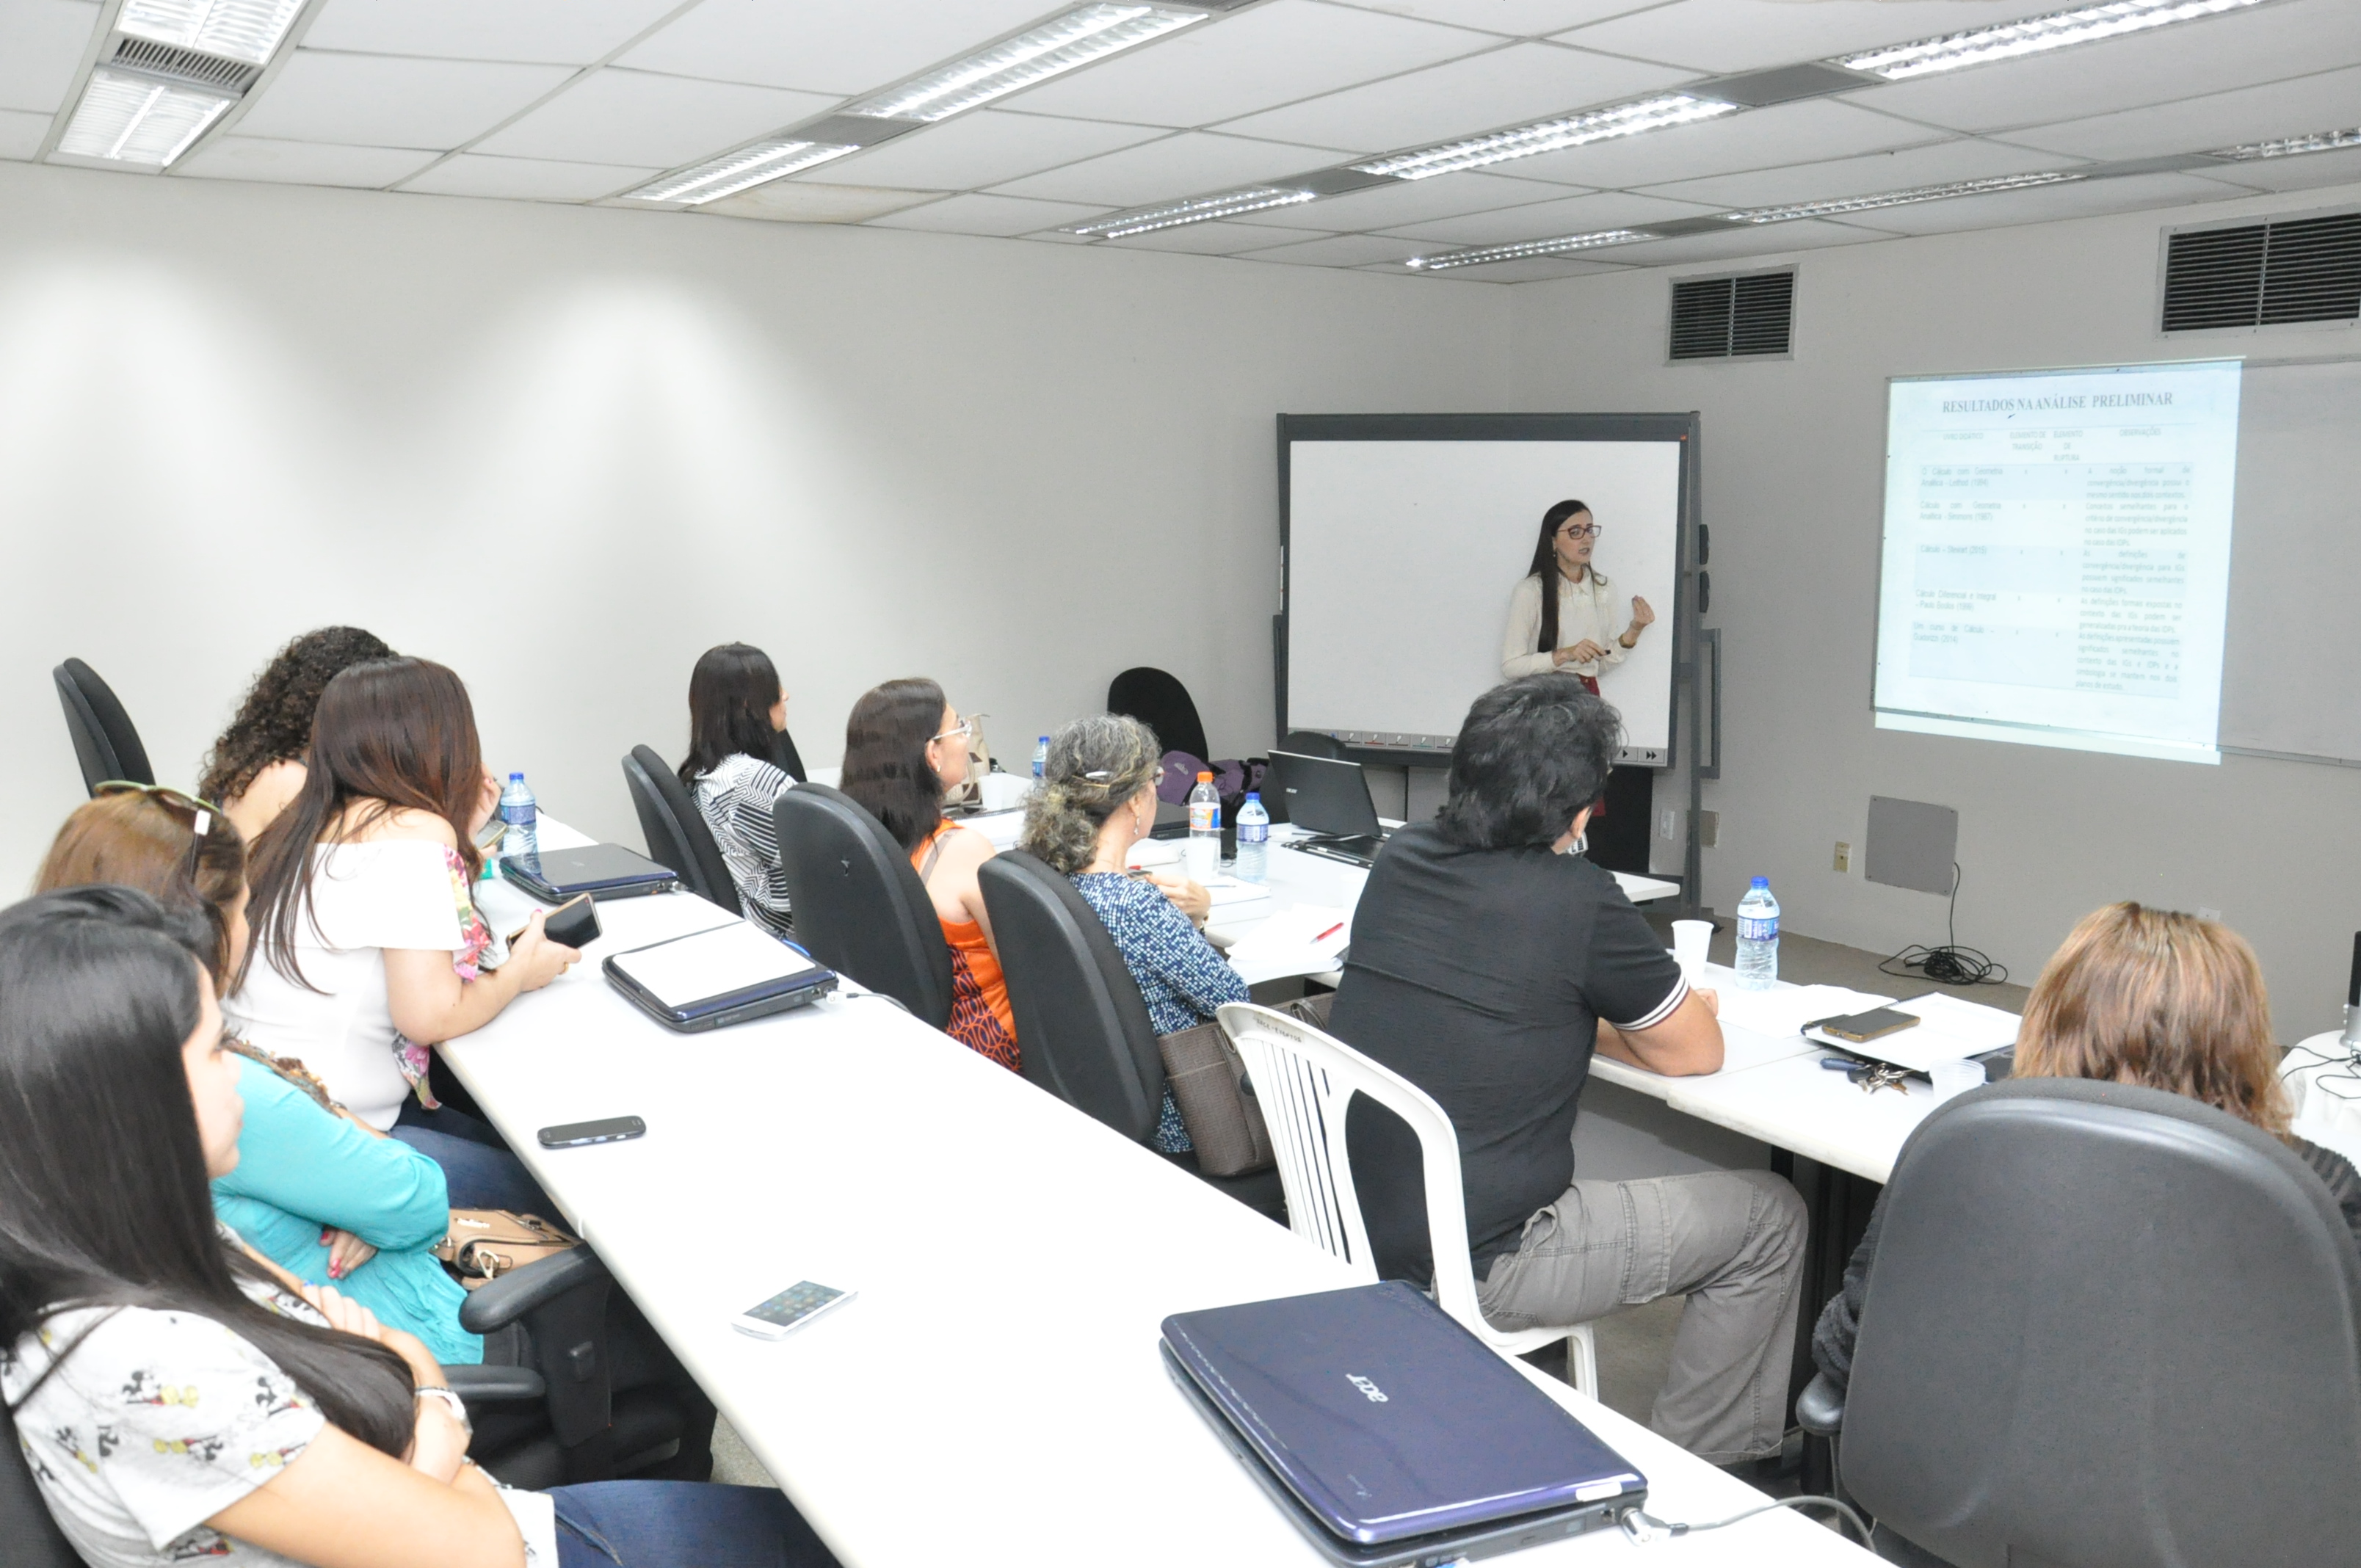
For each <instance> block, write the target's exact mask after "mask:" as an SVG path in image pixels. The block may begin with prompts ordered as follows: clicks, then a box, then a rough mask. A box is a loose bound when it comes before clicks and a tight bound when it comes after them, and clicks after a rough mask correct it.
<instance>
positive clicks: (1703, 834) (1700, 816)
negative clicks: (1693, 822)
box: [1697, 811, 1721, 850]
mask: <svg viewBox="0 0 2361 1568" xmlns="http://www.w3.org/2000/svg"><path fill="white" fill-rule="evenodd" d="M1697 842H1698V843H1699V844H1701V845H1703V846H1704V847H1705V848H1706V849H1708V850H1712V849H1719V847H1720V845H1721V813H1720V812H1719V811H1700V812H1698V813H1697Z"/></svg>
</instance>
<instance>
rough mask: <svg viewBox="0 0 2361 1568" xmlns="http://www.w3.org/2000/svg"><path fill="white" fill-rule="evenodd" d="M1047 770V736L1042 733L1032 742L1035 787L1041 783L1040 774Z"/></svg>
mask: <svg viewBox="0 0 2361 1568" xmlns="http://www.w3.org/2000/svg"><path fill="white" fill-rule="evenodd" d="M1048 772H1049V737H1048V736H1047V735H1044V736H1042V737H1041V739H1039V740H1036V741H1035V742H1033V783H1034V784H1035V786H1036V787H1038V785H1039V784H1040V783H1041V775H1042V774H1044V773H1048Z"/></svg>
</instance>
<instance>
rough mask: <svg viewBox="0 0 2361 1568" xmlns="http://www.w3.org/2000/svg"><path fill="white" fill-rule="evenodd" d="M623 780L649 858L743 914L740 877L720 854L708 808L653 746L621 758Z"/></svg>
mask: <svg viewBox="0 0 2361 1568" xmlns="http://www.w3.org/2000/svg"><path fill="white" fill-rule="evenodd" d="M623 783H624V784H626V785H628V786H629V787H630V789H631V809H633V810H634V811H636V812H638V813H639V814H640V833H641V836H642V837H643V838H644V839H647V841H648V859H650V860H652V861H662V862H663V863H664V865H667V866H669V867H671V868H672V869H673V870H674V871H675V872H679V873H680V880H681V881H682V883H685V884H686V886H687V888H688V891H689V892H691V893H693V894H697V896H698V897H699V898H702V899H705V900H707V901H708V902H710V903H713V904H718V905H721V907H722V908H724V909H727V910H728V911H730V914H732V915H742V914H744V913H745V910H744V909H743V908H741V906H740V905H739V902H738V883H737V882H736V881H735V880H734V879H733V878H732V877H731V876H730V862H729V861H725V860H723V859H722V858H721V846H720V845H719V844H717V843H715V842H714V841H713V829H712V828H708V827H707V826H706V825H705V813H704V812H702V811H699V810H698V809H697V799H696V797H695V796H694V795H690V794H689V793H688V787H687V786H686V784H682V783H681V782H680V775H679V774H678V773H674V772H673V771H672V770H671V769H670V768H668V767H666V766H664V759H663V758H662V757H659V756H657V755H656V752H655V748H653V746H634V747H632V748H631V755H629V756H627V757H625V758H624V759H623Z"/></svg>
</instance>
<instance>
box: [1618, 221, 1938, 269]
mask: <svg viewBox="0 0 2361 1568" xmlns="http://www.w3.org/2000/svg"><path fill="white" fill-rule="evenodd" d="M1893 237H1894V236H1892V235H1887V234H1879V233H1877V232H1876V231H1874V230H1872V229H1866V228H1859V227H1854V226H1850V225H1844V224H1831V223H1824V222H1822V221H1820V220H1819V219H1817V218H1806V219H1805V220H1803V221H1802V222H1800V223H1793V224H1770V225H1765V226H1763V228H1759V229H1736V230H1732V231H1731V232H1730V233H1729V234H1699V235H1688V236H1683V237H1682V238H1680V239H1657V240H1650V241H1648V242H1647V243H1646V244H1644V245H1619V246H1617V247H1615V258H1616V259H1617V260H1619V261H1626V262H1629V263H1631V265H1632V266H1635V267H1662V266H1668V265H1677V264H1680V263H1685V262H1690V261H1738V260H1748V259H1752V258H1759V257H1773V256H1784V255H1785V254H1786V253H1787V252H1789V251H1791V250H1815V249H1819V248H1821V247H1827V246H1831V245H1860V244H1862V243H1864V242H1866V241H1869V240H1873V239H1891V238H1893Z"/></svg>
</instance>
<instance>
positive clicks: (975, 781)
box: [943, 713, 992, 806]
mask: <svg viewBox="0 0 2361 1568" xmlns="http://www.w3.org/2000/svg"><path fill="white" fill-rule="evenodd" d="M991 717H992V716H991V715H990V714H988V713H971V714H969V715H968V716H967V722H968V723H969V725H970V726H971V727H972V728H971V729H969V730H968V736H967V777H966V778H964V779H961V781H960V782H959V783H957V784H953V785H951V787H950V788H949V789H947V790H945V791H943V804H944V805H945V806H981V805H983V780H984V776H985V775H986V774H988V773H991V772H992V742H990V741H989V740H985V739H984V738H983V721H984V720H985V719H987V718H991Z"/></svg>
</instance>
